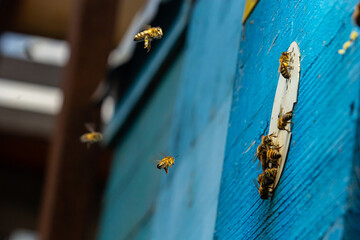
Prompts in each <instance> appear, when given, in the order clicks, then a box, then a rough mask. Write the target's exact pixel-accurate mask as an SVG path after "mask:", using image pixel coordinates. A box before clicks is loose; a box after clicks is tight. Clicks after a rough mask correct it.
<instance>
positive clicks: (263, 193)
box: [253, 179, 272, 200]
mask: <svg viewBox="0 0 360 240" xmlns="http://www.w3.org/2000/svg"><path fill="white" fill-rule="evenodd" d="M253 181H254V184H255V186H256V188H257V189H258V191H259V194H260V198H261V199H264V200H265V199H269V197H271V191H272V188H270V187H268V186H261V184H260V187H259V186H258V184H257V183H256V181H255V179H253Z"/></svg>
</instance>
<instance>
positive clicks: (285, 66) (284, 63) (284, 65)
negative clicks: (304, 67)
mask: <svg viewBox="0 0 360 240" xmlns="http://www.w3.org/2000/svg"><path fill="white" fill-rule="evenodd" d="M279 63H280V64H279V69H278V74H279V72H280V73H281V75H282V76H283V77H284V78H286V79H288V78H290V72H289V63H290V53H288V52H283V53H281V56H280V59H279Z"/></svg>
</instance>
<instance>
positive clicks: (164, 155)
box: [159, 152, 167, 157]
mask: <svg viewBox="0 0 360 240" xmlns="http://www.w3.org/2000/svg"><path fill="white" fill-rule="evenodd" d="M159 153H160V154H161V155H163V157H167V155H166V154H164V153H162V152H159Z"/></svg>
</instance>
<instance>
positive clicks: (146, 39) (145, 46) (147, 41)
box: [144, 36, 149, 48]
mask: <svg viewBox="0 0 360 240" xmlns="http://www.w3.org/2000/svg"><path fill="white" fill-rule="evenodd" d="M148 46H149V38H148V37H147V36H146V37H145V38H144V48H148Z"/></svg>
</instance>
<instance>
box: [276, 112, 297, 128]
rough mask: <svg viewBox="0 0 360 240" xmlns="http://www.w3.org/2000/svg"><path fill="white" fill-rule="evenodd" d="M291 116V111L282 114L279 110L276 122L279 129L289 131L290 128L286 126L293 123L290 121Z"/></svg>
mask: <svg viewBox="0 0 360 240" xmlns="http://www.w3.org/2000/svg"><path fill="white" fill-rule="evenodd" d="M292 117H293V111H289V112H287V113H285V114H282V113H281V111H280V113H279V115H278V123H277V126H278V128H279V129H280V130H285V131H287V132H290V130H288V129H286V126H287V125H288V124H289V123H290V124H294V123H293V122H291V119H292Z"/></svg>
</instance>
